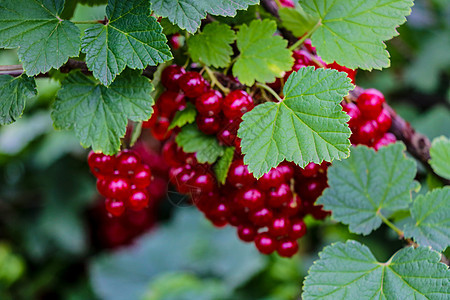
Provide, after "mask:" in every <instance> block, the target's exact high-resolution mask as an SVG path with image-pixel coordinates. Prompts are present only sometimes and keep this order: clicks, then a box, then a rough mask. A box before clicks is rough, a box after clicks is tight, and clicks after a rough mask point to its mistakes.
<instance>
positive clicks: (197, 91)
mask: <svg viewBox="0 0 450 300" xmlns="http://www.w3.org/2000/svg"><path fill="white" fill-rule="evenodd" d="M179 84H180V88H181V90H182V91H183V92H184V94H185V95H186V96H188V97H189V98H196V97H198V96H200V95H201V94H203V92H204V90H205V79H203V77H202V75H200V74H199V73H197V72H193V71H190V72H186V74H183V75H182V76H181V77H180V80H179Z"/></svg>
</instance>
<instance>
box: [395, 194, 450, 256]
mask: <svg viewBox="0 0 450 300" xmlns="http://www.w3.org/2000/svg"><path fill="white" fill-rule="evenodd" d="M449 216H450V187H444V188H442V189H435V190H433V191H431V192H428V193H427V194H425V195H419V196H418V197H417V198H416V199H415V200H414V203H413V206H412V208H411V220H409V222H408V223H407V224H406V225H405V228H404V231H405V237H412V238H414V240H415V241H416V242H417V243H418V244H419V245H420V246H431V247H432V248H433V249H434V250H437V251H442V250H444V249H445V248H447V247H448V246H449V245H450V218H449Z"/></svg>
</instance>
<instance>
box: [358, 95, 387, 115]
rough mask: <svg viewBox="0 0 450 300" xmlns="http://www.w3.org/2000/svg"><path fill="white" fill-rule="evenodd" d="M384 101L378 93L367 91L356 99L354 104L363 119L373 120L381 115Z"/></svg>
mask: <svg viewBox="0 0 450 300" xmlns="http://www.w3.org/2000/svg"><path fill="white" fill-rule="evenodd" d="M384 101H385V100H384V96H383V94H382V93H381V92H380V91H378V90H376V89H367V90H365V91H364V92H363V93H362V94H361V95H359V97H358V99H356V104H357V105H358V107H359V109H360V111H361V114H362V115H363V116H364V117H365V118H367V119H370V120H374V119H376V118H377V117H378V115H379V114H380V113H381V110H382V109H383V103H384Z"/></svg>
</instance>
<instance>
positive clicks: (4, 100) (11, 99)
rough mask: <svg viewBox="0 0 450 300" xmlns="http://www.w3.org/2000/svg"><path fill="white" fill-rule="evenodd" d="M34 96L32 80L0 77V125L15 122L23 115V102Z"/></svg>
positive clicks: (21, 77)
mask: <svg viewBox="0 0 450 300" xmlns="http://www.w3.org/2000/svg"><path fill="white" fill-rule="evenodd" d="M33 96H36V83H35V82H34V78H30V77H27V76H26V75H22V76H19V77H16V78H14V77H12V76H9V75H0V99H1V100H0V125H6V124H11V123H13V122H15V121H16V120H17V119H18V118H19V117H20V116H21V115H22V113H23V110H24V108H25V100H26V99H27V98H31V97H33Z"/></svg>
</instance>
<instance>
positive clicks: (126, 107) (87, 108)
mask: <svg viewBox="0 0 450 300" xmlns="http://www.w3.org/2000/svg"><path fill="white" fill-rule="evenodd" d="M152 90H153V85H152V84H151V83H150V81H149V80H148V79H147V78H146V77H143V76H140V72H139V71H133V70H129V69H127V70H126V71H124V72H123V73H122V74H121V75H120V76H119V77H117V79H116V80H115V81H114V82H113V84H111V86H110V87H109V88H106V87H105V86H103V85H101V84H97V83H95V82H94V81H93V80H91V79H90V78H88V77H86V76H85V75H83V74H81V73H79V72H74V73H72V74H70V75H69V77H68V78H67V79H66V80H65V81H64V82H63V83H62V88H61V89H60V90H59V91H58V95H57V99H56V101H55V102H54V104H53V111H52V119H53V124H54V126H55V127H56V128H59V129H74V130H75V134H76V136H77V137H78V139H79V140H80V142H81V144H82V145H83V146H84V147H89V146H92V150H94V151H101V152H103V153H105V154H109V155H112V154H115V153H116V152H117V151H119V150H120V138H121V137H123V136H124V135H125V131H126V126H127V122H128V119H130V120H132V121H136V122H139V121H145V120H148V119H149V118H150V116H151V114H152V112H153V109H152V106H153V104H154V101H153V99H152V97H151V96H150V92H151V91H152Z"/></svg>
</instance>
